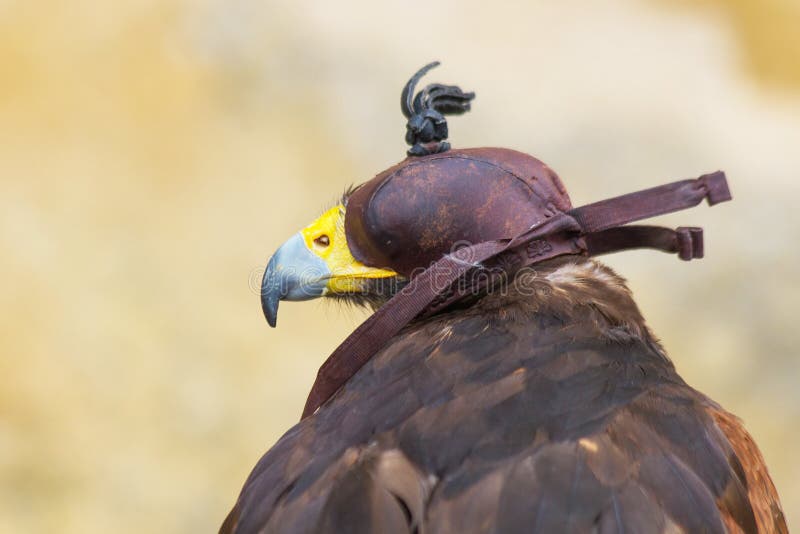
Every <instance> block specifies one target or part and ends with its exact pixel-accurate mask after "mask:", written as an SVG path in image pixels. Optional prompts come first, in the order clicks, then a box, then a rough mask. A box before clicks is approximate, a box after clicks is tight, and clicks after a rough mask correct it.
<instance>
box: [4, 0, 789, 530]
mask: <svg viewBox="0 0 800 534" xmlns="http://www.w3.org/2000/svg"><path fill="white" fill-rule="evenodd" d="M798 28H800V4H798V2H797V0H747V1H745V0H729V1H724V0H707V1H703V2H689V1H684V2H674V1H666V0H663V1H658V0H597V1H592V2H588V1H583V2H578V1H575V0H564V1H561V2H548V1H544V0H541V1H527V2H507V3H492V2H486V1H477V0H466V1H465V0H460V1H440V2H424V3H422V2H420V3H417V2H410V1H407V2H402V3H400V2H392V3H389V2H355V1H341V0H340V1H337V2H323V1H322V0H320V1H317V2H311V1H297V0H294V1H289V0H287V1H283V2H277V1H270V0H261V1H243V0H202V1H189V0H184V1H181V0H116V1H114V2H103V1H100V0H84V1H79V2H66V1H59V0H52V1H31V0H27V1H25V0H19V1H15V0H0V251H1V254H2V255H1V256H0V280H2V283H0V532H8V533H12V532H13V533H17V532H53V531H56V532H81V533H92V532H119V533H128V532H130V533H133V532H187V533H188V532H210V531H213V530H215V529H216V528H217V527H218V525H219V523H220V522H221V520H222V519H223V517H224V515H225V514H226V513H227V511H228V509H229V507H230V506H231V505H232V504H233V502H234V500H235V498H236V496H237V494H238V491H239V489H240V487H241V484H242V483H243V482H244V479H245V477H246V476H247V474H248V473H249V471H250V469H251V468H252V467H253V465H254V464H255V462H256V461H257V459H258V458H259V456H260V455H261V454H262V453H263V452H264V451H266V450H267V449H268V448H269V447H270V445H272V443H274V442H275V440H276V439H277V438H278V437H279V436H280V435H281V434H282V433H283V432H284V431H285V430H286V429H288V428H289V427H290V426H291V425H292V424H293V423H294V422H296V420H297V418H298V416H299V414H300V410H301V406H302V403H303V401H304V399H305V395H306V393H307V391H308V389H309V387H310V384H311V382H312V380H313V378H314V376H315V373H316V369H317V367H318V366H319V364H320V363H321V362H322V361H323V359H324V358H325V357H326V356H327V354H328V353H329V352H330V351H331V350H332V349H333V348H334V347H335V346H336V344H337V343H338V342H339V341H341V340H342V339H343V338H344V337H345V336H346V335H347V334H348V333H349V332H350V331H351V330H352V329H353V327H354V326H355V325H357V324H358V323H359V322H360V320H361V319H363V315H361V314H360V313H358V312H354V311H350V310H345V309H341V308H338V307H337V306H335V305H332V304H327V303H324V302H318V303H302V304H295V303H292V304H288V305H284V306H282V308H281V313H282V314H281V317H280V321H279V327H278V329H277V330H272V331H271V330H269V329H268V328H267V325H266V323H265V321H264V319H263V317H262V315H261V311H260V308H259V303H258V297H257V293H256V292H255V291H254V290H253V289H252V288H251V285H250V280H251V279H252V278H254V277H255V278H257V277H258V270H259V269H261V268H263V266H264V264H265V262H266V260H267V258H268V257H269V255H270V254H271V253H272V251H273V250H274V249H275V248H276V247H277V246H278V245H279V244H280V243H281V242H282V241H283V240H284V239H285V238H286V237H288V236H289V235H290V234H291V233H293V232H294V231H296V230H297V229H299V228H300V227H301V226H302V225H304V224H305V223H306V222H308V221H310V220H311V219H313V218H314V217H316V215H317V214H318V213H319V212H320V210H321V209H322V208H324V207H326V206H327V205H328V203H329V202H330V201H332V200H333V199H335V198H336V196H337V195H338V194H339V193H340V192H341V191H342V189H343V188H344V187H345V186H347V185H348V184H351V183H358V182H361V181H364V180H366V179H368V178H370V177H372V176H373V175H374V174H375V173H377V172H379V171H380V170H382V169H384V168H386V167H387V166H389V165H391V164H393V163H395V162H396V161H398V160H399V159H402V157H403V155H404V151H405V146H404V143H403V134H404V120H403V118H402V116H401V114H400V111H399V105H398V101H399V94H400V89H401V86H402V84H403V83H404V82H405V81H406V79H407V78H408V77H409V76H410V74H411V73H412V72H414V71H415V70H416V69H417V68H418V67H420V66H421V65H423V64H424V63H426V62H428V61H430V60H432V59H440V60H442V61H443V66H442V67H440V68H439V69H438V70H437V71H435V72H434V73H433V74H432V75H431V76H430V77H429V78H427V81H428V82H430V81H443V82H451V83H458V84H460V85H461V86H462V87H463V88H464V89H468V90H475V91H476V92H477V95H478V96H477V99H476V101H475V104H474V107H473V111H472V112H471V113H470V114H468V115H466V116H464V117H463V118H456V119H453V120H452V121H451V122H450V129H451V132H452V141H453V144H454V145H455V146H461V147H465V146H481V145H484V146H486V145H488V146H492V145H496V146H508V147H513V148H517V149H520V150H523V151H526V152H529V153H532V154H534V155H536V156H539V157H540V158H542V159H544V160H545V161H547V162H548V163H549V164H550V165H551V166H552V167H553V168H555V169H556V170H557V171H558V172H559V173H560V174H561V176H562V178H564V180H565V181H566V182H567V184H568V186H569V188H570V191H571V194H572V198H573V201H574V203H575V204H576V205H577V204H582V203H586V202H590V201H593V200H598V199H600V198H605V197H608V196H612V195H616V194H621V193H626V192H629V191H632V190H635V189H641V188H644V187H649V186H652V185H657V184H660V183H662V182H666V181H669V180H673V179H679V178H685V177H694V176H697V175H699V174H702V173H704V172H708V171H712V170H715V169H717V168H724V169H725V170H726V171H728V174H729V177H730V180H731V184H732V188H733V191H734V196H735V201H734V202H733V203H730V204H726V205H723V206H720V207H718V208H715V209H714V210H708V209H704V208H698V209H697V210H694V211H691V212H684V213H681V214H678V215H674V216H670V217H665V218H664V221H662V222H666V223H669V224H697V225H703V226H705V228H706V232H707V233H706V236H707V237H706V238H707V258H706V259H705V260H703V261H699V262H692V263H691V264H685V263H681V262H679V261H677V260H676V259H674V258H672V257H668V256H665V255H661V254H657V253H651V252H635V253H629V254H625V255H619V256H616V257H613V258H611V259H609V260H608V261H609V263H611V264H612V265H613V266H614V267H615V268H617V269H618V270H619V271H620V272H621V273H622V274H624V275H625V276H627V277H628V278H629V279H630V282H631V285H632V286H633V288H634V290H635V292H636V294H637V295H638V300H639V302H640V304H641V306H642V308H643V310H644V312H645V314H646V316H647V317H648V318H649V321H650V323H651V325H652V326H653V328H654V330H655V331H656V332H657V333H658V335H660V336H661V338H662V339H663V341H664V343H665V344H666V347H667V348H668V350H669V351H670V353H671V355H672V357H673V359H674V360H675V362H676V364H677V366H678V369H679V370H680V371H681V372H682V374H683V376H684V377H685V378H686V379H687V380H688V381H689V382H690V383H692V384H693V385H694V386H695V387H697V388H698V389H701V390H703V391H705V392H706V393H708V394H709V395H711V396H712V397H714V398H715V399H717V400H718V401H720V402H721V403H722V404H723V405H725V406H726V407H727V408H728V409H730V410H732V411H734V412H736V413H737V414H739V415H740V416H741V417H742V418H743V419H744V420H745V422H746V424H747V426H748V428H749V429H750V430H751V431H752V433H753V434H754V435H755V437H756V439H757V441H758V443H759V444H760V445H761V447H762V450H763V452H764V455H765V456H766V459H767V462H768V464H769V466H770V469H771V471H772V474H773V476H774V479H775V482H776V484H777V486H778V489H779V490H780V492H781V495H782V498H783V504H784V508H785V510H786V513H787V516H788V518H789V521H790V523H791V525H793V526H794V527H795V529H797V528H800V462H798V460H797V443H799V442H800V425H798V423H800V392H798V386H799V385H800V355H799V354H798V349H797V347H798V345H800V328H798V326H797V324H796V323H797V319H798V313H797V311H796V309H797V305H798V301H800V285H799V284H798V282H797V277H798V268H797V263H798V261H800V247H798V242H800V186H799V185H798V181H800V172H798V167H800V159H798V158H800V31H798ZM309 324H313V325H316V326H315V327H314V328H313V329H312V330H311V331H309V329H308V325H309Z"/></svg>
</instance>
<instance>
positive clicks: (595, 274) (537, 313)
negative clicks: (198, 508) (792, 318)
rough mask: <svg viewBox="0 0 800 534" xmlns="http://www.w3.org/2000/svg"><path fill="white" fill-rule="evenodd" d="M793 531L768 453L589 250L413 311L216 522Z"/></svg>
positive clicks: (247, 527)
mask: <svg viewBox="0 0 800 534" xmlns="http://www.w3.org/2000/svg"><path fill="white" fill-rule="evenodd" d="M756 529H758V531H759V532H781V533H782V532H786V527H785V522H784V521H783V516H782V514H781V512H780V504H779V503H778V498H777V495H776V493H775V490H774V487H773V486H772V483H771V481H770V480H769V476H768V474H767V472H766V468H765V466H764V464H763V460H762V459H761V456H760V454H759V453H758V449H757V448H756V447H755V444H754V443H753V442H752V440H751V439H750V437H749V436H748V435H747V434H746V433H745V432H744V430H743V429H742V428H741V426H740V425H739V423H738V422H737V421H736V420H735V419H733V418H732V416H729V415H728V414H726V413H725V412H723V411H721V409H720V408H719V407H718V406H717V405H716V404H714V403H713V402H712V401H710V400H708V399H707V398H706V397H704V396H703V395H702V394H700V393H698V392H697V391H695V390H694V389H692V388H690V387H689V386H687V385H686V384H685V383H684V382H683V380H681V378H680V377H679V376H678V375H677V374H676V372H675V369H674V367H673V365H672V363H671V362H670V360H669V359H668V358H667V356H666V354H665V353H664V351H663V349H662V348H661V346H660V345H659V344H658V342H657V341H656V339H655V338H654V337H653V335H652V334H651V333H650V331H649V330H648V328H647V327H646V325H645V323H644V320H643V319H642V316H641V313H640V312H639V309H638V307H637V306H636V304H635V303H634V301H633V299H632V298H631V295H630V292H629V291H628V289H627V288H626V287H625V284H624V281H623V280H622V279H621V278H619V277H618V276H617V275H615V274H614V273H613V272H612V271H611V270H610V269H608V268H606V267H603V266H600V265H599V264H597V263H595V262H593V261H587V260H584V259H574V258H568V259H561V260H557V261H553V262H550V263H548V264H546V265H542V266H541V267H537V271H536V272H529V273H525V274H522V275H520V276H518V277H517V279H516V280H515V284H513V285H512V287H510V288H508V290H507V291H496V292H493V293H492V294H489V295H485V296H483V297H482V298H480V299H478V300H477V302H474V303H473V304H472V305H470V306H468V307H462V308H461V309H454V310H451V311H450V312H448V313H444V314H441V315H437V316H435V317H432V318H430V319H426V320H422V321H418V322H416V323H412V324H411V325H409V327H407V328H406V329H405V330H404V331H403V332H401V334H399V335H398V336H396V337H395V338H394V339H393V340H392V342H391V343H390V344H389V345H388V346H387V347H386V348H385V349H383V350H382V351H380V352H379V353H378V354H376V355H375V357H373V358H372V360H370V361H369V362H368V363H367V364H366V365H365V366H364V367H363V368H362V369H361V370H360V371H359V372H358V373H357V374H356V375H355V376H354V377H353V378H352V379H350V381H349V382H348V383H347V384H346V385H345V386H344V387H343V388H342V389H341V390H340V391H339V392H338V393H337V394H336V395H335V396H334V397H333V398H332V399H331V400H330V401H329V402H328V403H327V404H326V405H324V406H323V407H322V408H321V409H320V410H319V411H318V412H317V413H316V414H315V415H314V416H312V417H309V418H307V419H305V420H303V421H302V422H300V423H298V424H297V425H296V426H295V427H294V428H293V429H291V430H290V431H289V432H287V434H286V435H284V437H283V438H281V440H279V441H278V443H276V445H275V446H274V447H273V448H272V449H271V450H270V451H269V452H267V453H266V454H265V455H264V457H263V458H262V459H261V460H260V461H259V463H258V465H257V466H256V468H255V469H254V471H253V473H252V474H251V475H250V477H249V478H248V480H247V482H245V485H244V488H243V489H242V493H241V495H240V497H239V500H238V502H237V504H236V506H235V507H234V509H233V510H232V512H231V514H230V515H229V516H228V519H227V520H226V521H225V523H224V524H223V527H222V529H221V532H243V533H251V532H281V533H283V532H286V533H301V532H302V533H306V532H408V533H416V534H421V533H424V532H444V533H447V532H496V533H504V532H594V531H598V532H606V531H611V532H614V531H617V532H644V533H648V532H653V533H658V532H726V531H727V532H756Z"/></svg>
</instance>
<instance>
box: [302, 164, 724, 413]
mask: <svg viewBox="0 0 800 534" xmlns="http://www.w3.org/2000/svg"><path fill="white" fill-rule="evenodd" d="M704 198H705V199H707V200H708V203H709V205H711V206H713V205H715V204H717V203H719V202H724V201H726V200H730V199H731V194H730V191H729V189H728V184H727V181H726V180H725V174H724V173H723V172H721V171H717V172H715V173H711V174H706V175H703V176H701V177H700V178H697V179H694V180H681V181H679V182H674V183H671V184H667V185H662V186H659V187H654V188H651V189H646V190H643V191H638V192H636V193H630V194H628V195H623V196H620V197H616V198H611V199H608V200H603V201H600V202H595V203H593V204H588V205H586V206H582V207H580V208H575V209H572V210H570V211H569V212H567V213H563V212H560V213H556V214H555V215H554V216H552V217H550V218H548V219H545V220H544V221H542V222H540V223H538V224H535V225H533V226H532V227H531V228H530V229H528V230H527V231H525V232H523V233H522V234H521V235H519V236H516V237H514V238H513V239H500V240H495V241H486V242H483V243H478V244H476V245H472V246H469V247H464V248H462V249H459V250H457V251H455V252H453V253H452V254H448V255H446V256H444V257H443V258H441V259H440V260H438V261H437V262H435V263H434V264H433V265H432V266H431V267H429V268H428V269H426V270H425V271H423V272H422V273H421V274H419V275H417V276H416V277H414V278H413V279H412V280H411V281H410V282H409V284H408V285H407V286H406V287H404V288H403V289H402V290H401V291H400V292H399V293H398V294H397V295H395V296H394V297H392V298H391V299H390V300H389V301H388V302H387V303H386V304H384V305H383V306H381V307H380V308H379V309H378V310H377V311H376V312H375V313H374V314H373V315H372V316H370V317H369V318H368V319H367V320H366V321H364V322H363V323H362V324H361V325H360V326H359V327H358V328H356V329H355V330H354V331H353V333H352V334H350V336H348V337H347V339H345V340H344V341H343V342H342V344H341V345H339V346H338V347H337V348H336V350H334V351H333V353H332V354H331V355H330V357H328V359H327V360H326V361H325V363H324V364H323V365H322V367H320V369H319V371H318V372H317V379H316V381H315V382H314V385H313V386H312V388H311V392H310V393H309V395H308V399H307V400H306V404H305V408H304V409H303V416H302V418H303V419H305V418H306V417H308V416H310V415H312V414H313V413H314V412H315V411H316V410H317V409H318V408H319V407H320V406H322V405H323V404H324V403H325V402H327V400H328V399H330V398H331V397H332V396H333V395H334V394H335V393H336V392H337V391H338V390H339V388H341V387H342V386H343V385H344V384H345V383H346V382H347V381H348V380H349V379H350V378H351V377H352V376H353V375H355V374H356V373H357V372H358V370H359V369H360V368H361V367H362V366H363V365H364V364H365V363H366V362H367V361H369V359H370V358H372V356H373V355H374V354H375V353H377V352H378V351H379V350H381V349H382V348H383V347H384V346H385V345H386V343H387V342H388V341H389V340H390V339H391V338H392V337H394V336H395V335H397V334H398V333H399V332H400V331H401V330H402V329H403V328H404V327H405V326H406V325H407V324H408V323H410V322H411V321H412V320H414V318H416V317H417V316H420V315H423V316H428V315H432V314H435V313H437V312H439V311H441V310H443V309H445V308H447V307H448V306H450V305H452V304H453V303H454V302H456V301H458V300H460V299H461V298H463V297H464V296H465V295H466V294H467V293H468V292H473V293H474V292H475V290H476V286H475V285H473V284H471V283H467V284H458V283H457V282H458V281H459V280H460V279H462V278H463V277H464V276H465V275H467V274H468V273H470V272H472V273H475V272H480V271H485V272H488V273H490V274H491V273H496V274H499V275H502V274H504V275H506V276H511V275H513V274H514V273H515V272H517V271H518V270H519V269H520V268H522V267H525V266H530V265H535V264H537V263H541V262H543V261H545V260H549V259H552V258H555V257H558V256H563V255H567V254H583V255H586V256H595V255H599V254H607V253H610V252H616V251H620V250H628V249H633V248H653V249H657V250H661V251H664V252H669V253H677V254H678V256H679V257H680V258H681V259H683V260H690V259H693V258H702V257H703V231H702V229H700V228H695V227H679V228H678V229H677V230H671V229H669V228H662V227H658V226H622V225H625V224H627V223H630V222H634V221H638V220H641V219H647V218H650V217H655V216H657V215H663V214H666V213H671V212H674V211H679V210H683V209H686V208H690V207H693V206H696V205H697V204H699V203H700V202H702V200H703V199H704ZM480 280H481V281H480V282H479V283H480V284H483V286H486V285H488V284H490V283H492V277H491V276H489V277H483V278H481V279H480ZM483 286H478V287H477V289H478V290H480V289H481V287H483Z"/></svg>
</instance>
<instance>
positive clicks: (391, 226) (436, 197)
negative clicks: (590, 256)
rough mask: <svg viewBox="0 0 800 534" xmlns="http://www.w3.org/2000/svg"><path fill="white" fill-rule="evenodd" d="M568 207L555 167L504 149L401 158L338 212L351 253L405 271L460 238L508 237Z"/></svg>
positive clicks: (457, 243) (447, 250)
mask: <svg viewBox="0 0 800 534" xmlns="http://www.w3.org/2000/svg"><path fill="white" fill-rule="evenodd" d="M571 208H572V205H571V203H570V200H569V196H568V195H567V191H566V189H565V188H564V185H563V184H562V183H561V180H560V179H559V178H558V175H556V173H555V172H553V171H552V170H551V169H550V168H549V167H548V166H547V165H545V164H544V163H542V162H541V161H539V160H538V159H536V158H534V157H532V156H529V155H527V154H523V153H521V152H517V151H515V150H509V149H504V148H471V149H460V150H458V149H453V150H449V151H447V152H444V153H439V154H433V155H429V156H422V157H410V158H406V159H405V160H403V161H402V162H400V163H398V164H397V165H395V166H394V167H391V168H389V169H387V170H386V171H384V172H382V173H380V174H379V175H377V176H376V177H375V178H373V179H372V180H370V181H368V182H366V183H365V184H363V185H362V186H360V187H359V188H358V189H357V190H356V191H355V192H353V194H352V195H351V196H350V198H349V199H348V202H347V212H346V215H345V230H346V233H347V242H348V245H349V246H350V250H351V251H352V253H353V256H354V257H355V258H356V259H357V260H359V261H360V262H362V263H364V264H366V265H370V266H373V267H382V268H388V269H392V270H394V271H396V272H398V273H401V274H403V275H406V276H409V275H410V274H412V272H413V271H414V270H415V269H417V270H421V269H424V268H427V267H428V266H430V264H431V263H433V262H435V261H436V260H438V259H439V258H441V257H442V256H443V255H445V254H448V253H450V252H452V251H453V249H454V248H456V247H459V246H462V245H472V244H476V243H480V242H483V241H490V240H494V239H504V238H511V237H514V236H516V235H519V234H520V233H522V232H523V231H525V230H527V229H528V228H530V226H531V225H532V224H536V223H538V222H541V221H543V220H544V219H545V218H547V217H552V216H553V215H554V214H555V213H556V212H565V211H568V210H570V209H571Z"/></svg>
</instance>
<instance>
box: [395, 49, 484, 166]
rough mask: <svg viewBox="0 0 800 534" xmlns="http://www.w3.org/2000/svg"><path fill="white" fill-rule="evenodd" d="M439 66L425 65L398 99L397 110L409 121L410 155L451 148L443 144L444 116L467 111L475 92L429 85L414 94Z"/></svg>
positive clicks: (434, 63)
mask: <svg viewBox="0 0 800 534" xmlns="http://www.w3.org/2000/svg"><path fill="white" fill-rule="evenodd" d="M437 66H439V62H438V61H434V62H433V63H428V64H427V65H425V66H424V67H422V68H421V69H420V70H418V71H417V73H416V74H414V76H412V77H411V79H410V80H408V83H407V84H406V86H405V87H404V88H403V92H402V94H401V97H400V108H401V109H402V111H403V115H405V117H406V118H407V119H408V122H407V123H406V143H408V144H409V145H411V148H410V149H409V150H408V155H409V156H426V155H428V154H436V153H438V152H444V151H446V150H449V149H450V143H448V142H446V141H445V139H447V135H448V131H447V120H446V119H445V117H444V116H445V115H460V114H462V113H464V112H465V111H469V110H470V101H471V100H472V99H473V98H475V93H473V92H469V93H465V92H464V91H462V90H461V88H460V87H458V86H456V85H444V84H440V83H432V84H429V85H427V86H426V87H425V88H424V89H423V90H421V91H420V92H418V93H417V94H416V96H415V95H414V89H415V88H416V85H417V82H419V80H420V78H422V77H423V76H424V75H425V74H426V73H427V72H428V71H429V70H431V69H433V68H434V67H437Z"/></svg>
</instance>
